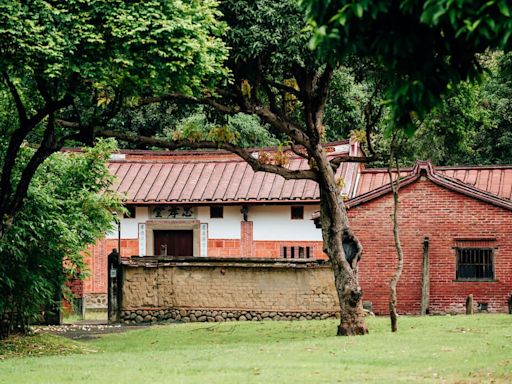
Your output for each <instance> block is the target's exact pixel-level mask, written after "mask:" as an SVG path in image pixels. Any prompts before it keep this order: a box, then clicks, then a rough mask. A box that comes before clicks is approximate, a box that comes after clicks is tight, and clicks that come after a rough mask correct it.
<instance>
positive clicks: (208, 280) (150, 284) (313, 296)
mask: <svg viewBox="0 0 512 384" xmlns="http://www.w3.org/2000/svg"><path fill="white" fill-rule="evenodd" d="M141 263H142V262H141ZM122 306H123V310H127V311H128V310H134V309H152V310H156V309H168V308H180V309H211V310H225V311H230V310H236V311H256V312H258V313H261V312H266V311H268V312H276V311H279V312H294V313H307V312H311V313H312V312H315V313H334V312H336V311H338V308H339V306H338V299H337V296H336V292H335V289H334V281H333V274H332V271H331V269H330V267H329V266H327V265H309V266H306V265H299V266H296V265H293V264H286V263H268V264H266V265H262V263H255V264H251V263H249V264H247V263H239V262H234V261H230V262H224V263H208V262H206V261H205V262H202V263H197V262H194V263H179V262H178V263H167V264H162V263H157V264H148V263H146V264H145V265H144V266H142V265H137V266H134V265H129V264H128V265H127V264H125V265H123V304H122Z"/></svg>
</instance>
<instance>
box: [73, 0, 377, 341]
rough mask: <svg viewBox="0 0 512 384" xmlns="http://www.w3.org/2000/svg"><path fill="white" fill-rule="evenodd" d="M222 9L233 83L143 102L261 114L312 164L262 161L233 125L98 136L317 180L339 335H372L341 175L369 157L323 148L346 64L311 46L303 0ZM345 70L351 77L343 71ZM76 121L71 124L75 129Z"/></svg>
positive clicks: (232, 2) (233, 3)
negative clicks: (198, 131)
mask: <svg viewBox="0 0 512 384" xmlns="http://www.w3.org/2000/svg"><path fill="white" fill-rule="evenodd" d="M220 9H221V11H222V12H223V14H224V20H225V21H226V22H227V23H228V24H229V27H230V29H229V30H228V33H227V34H226V36H225V41H226V43H227V44H228V45H229V46H230V48H231V49H230V56H229V60H228V62H227V66H228V68H229V69H230V71H231V74H232V81H230V82H224V83H219V84H218V85H217V87H216V88H214V89H208V90H206V91H205V92H203V95H202V96H200V97H191V96H189V95H185V94H182V93H168V94H163V95H162V94H158V92H154V96H152V97H146V98H143V99H142V100H141V101H140V105H145V104H151V103H158V102H165V101H169V100H172V101H175V100H181V101H188V102H190V103H196V104H202V105H205V106H206V107H208V108H211V109H213V110H214V111H216V112H217V113H220V114H225V115H237V114H247V115H253V116H256V117H258V118H259V119H260V120H261V122H262V123H263V126H264V127H267V129H268V130H269V131H270V132H271V134H272V135H273V136H274V137H277V138H278V139H280V140H281V141H282V142H283V143H285V144H286V146H289V149H287V151H290V152H291V153H292V154H293V155H294V156H299V157H301V158H305V159H307V160H308V162H309V164H310V169H304V170H291V169H289V168H288V167H287V166H286V165H287V161H286V159H287V156H283V153H278V154H277V155H276V156H275V157H274V158H268V157H265V160H263V157H261V158H260V159H257V158H255V157H254V156H252V154H251V153H250V152H249V151H248V150H246V149H244V148H242V146H241V145H240V143H237V142H236V141H233V140H232V138H233V136H232V135H231V133H232V132H230V131H229V129H228V128H229V127H222V126H221V127H218V129H216V130H213V131H210V132H209V134H208V135H203V136H201V135H194V136H193V137H190V136H188V137H186V136H185V135H184V136H183V137H174V140H172V139H162V138H160V139H159V138H154V137H147V136H142V135H139V136H135V135H132V134H129V133H125V132H119V131H118V130H115V129H111V130H106V129H101V128H100V129H98V130H97V131H96V134H97V135H101V136H110V137H116V138H118V139H122V140H127V141H130V142H132V143H136V144H137V143H139V144H145V145H149V146H158V147H164V148H169V149H175V148H180V147H189V148H223V149H226V150H228V151H231V152H233V153H235V154H237V155H239V156H240V157H242V158H243V159H244V160H246V161H247V162H248V163H249V164H250V165H251V166H252V168H253V169H254V170H255V171H265V172H271V173H275V174H278V175H281V176H283V177H284V178H286V179H310V180H314V181H316V182H317V183H318V185H319V188H320V195H321V204H320V205H321V212H322V233H323V240H324V251H325V253H326V254H327V255H328V256H329V259H330V261H331V263H332V267H333V270H334V278H335V284H336V289H337V292H338V297H339V301H340V309H341V320H340V325H339V328H338V334H339V335H359V334H365V333H367V331H368V330H367V326H366V324H365V321H364V311H363V308H362V302H361V297H362V292H361V288H360V286H359V282H358V278H357V265H358V262H359V259H360V257H361V251H362V247H361V244H360V242H359V240H358V239H357V237H356V235H355V234H354V233H353V231H352V230H351V228H350V226H349V223H348V218H347V212H346V210H345V207H344V205H343V201H342V198H341V196H340V189H339V185H340V184H339V183H340V181H339V180H337V178H336V176H335V174H336V170H337V169H338V167H339V166H340V164H341V162H343V161H351V160H352V161H364V160H365V158H364V157H363V158H352V159H351V158H348V157H338V158H336V159H332V158H330V157H328V153H326V151H325V150H324V147H323V145H322V143H323V142H324V141H325V127H324V122H323V116H324V111H325V108H326V103H327V100H328V97H329V89H330V84H331V82H332V79H333V76H334V75H335V72H336V67H337V66H338V65H337V64H332V63H329V62H328V61H327V60H325V59H322V58H318V57H317V56H316V55H315V54H314V53H312V52H311V51H310V50H309V49H308V40H309V38H310V37H311V35H310V33H309V32H308V30H307V22H306V18H305V15H304V13H303V11H302V9H301V8H300V6H299V4H298V2H297V1H294V0H289V1H284V2H278V3H276V2H274V1H270V0H258V1H238V0H227V1H223V2H222V3H221V8H220ZM339 73H340V76H345V78H347V77H348V75H347V74H346V73H345V74H343V73H342V72H341V70H340V72H339ZM370 115H371V116H372V117H375V116H373V115H372V114H369V116H370ZM332 121H335V119H334V116H333V119H332ZM76 123H77V122H76V121H75V122H73V121H71V122H69V121H68V122H63V124H66V125H69V126H73V124H76ZM368 124H370V125H371V121H370V122H368ZM113 128H115V126H114V127H113Z"/></svg>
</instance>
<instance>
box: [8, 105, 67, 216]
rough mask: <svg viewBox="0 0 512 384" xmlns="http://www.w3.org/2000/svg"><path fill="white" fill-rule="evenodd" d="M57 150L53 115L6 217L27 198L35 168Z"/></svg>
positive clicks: (17, 187) (25, 170) (12, 213)
mask: <svg viewBox="0 0 512 384" xmlns="http://www.w3.org/2000/svg"><path fill="white" fill-rule="evenodd" d="M58 149H59V147H58V145H57V143H56V140H55V118H54V113H53V112H52V113H50V114H49V115H48V124H47V126H46V129H45V131H44V134H43V139H42V140H41V144H40V145H39V148H38V149H37V150H36V152H35V153H34V154H33V155H32V157H31V158H30V161H29V162H28V164H27V165H26V166H25V169H24V170H23V172H22V174H21V178H20V180H19V182H18V185H17V186H16V192H15V194H14V196H13V199H12V201H11V204H10V205H9V208H8V210H7V211H6V212H5V213H6V214H7V215H8V216H13V215H14V214H15V213H16V212H17V211H18V210H19V209H20V208H21V206H22V204H23V200H24V199H25V197H26V196H27V192H28V188H29V185H30V182H31V180H32V178H33V177H34V175H35V173H36V171H37V168H38V167H39V166H40V165H41V164H42V163H43V162H44V161H45V160H46V159H47V158H48V156H50V155H51V154H52V153H54V152H56V151H57V150H58Z"/></svg>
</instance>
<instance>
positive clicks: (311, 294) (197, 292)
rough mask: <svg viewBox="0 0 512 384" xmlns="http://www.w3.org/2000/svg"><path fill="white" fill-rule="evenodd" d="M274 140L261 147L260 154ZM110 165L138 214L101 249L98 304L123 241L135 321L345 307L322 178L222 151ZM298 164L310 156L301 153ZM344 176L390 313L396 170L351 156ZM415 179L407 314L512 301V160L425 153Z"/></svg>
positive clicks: (371, 280)
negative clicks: (325, 241) (325, 238)
mask: <svg viewBox="0 0 512 384" xmlns="http://www.w3.org/2000/svg"><path fill="white" fill-rule="evenodd" d="M327 150H328V151H329V152H331V156H347V155H351V156H353V155H356V154H357V153H358V150H357V146H356V145H354V144H352V143H350V142H348V141H346V142H338V143H331V144H329V145H327ZM268 151H271V149H267V150H265V149H259V150H256V151H255V152H254V156H267V154H266V152H268ZM109 167H110V169H111V171H112V173H113V174H114V175H115V176H116V184H115V186H114V187H115V189H116V190H117V191H119V192H121V193H123V194H124V196H125V204H126V207H127V208H128V210H129V212H130V214H129V216H127V217H124V218H122V219H121V220H120V227H119V232H118V231H114V232H112V233H111V234H109V235H108V236H107V237H106V238H105V239H102V240H100V241H98V243H97V244H96V245H95V246H94V247H92V248H91V253H90V257H89V258H88V260H87V262H88V264H89V266H90V269H91V272H92V274H91V276H90V277H89V278H88V279H87V280H86V281H85V282H84V285H83V294H84V298H85V303H86V307H87V308H95V307H96V308H102V309H104V308H106V305H107V303H106V295H107V255H108V254H109V253H110V252H111V250H112V249H113V248H118V242H120V248H121V256H122V258H123V259H124V260H125V261H124V262H123V265H124V267H123V268H124V269H125V272H126V273H127V275H126V281H125V287H124V291H123V300H125V301H124V303H123V306H122V309H123V311H122V315H121V318H122V320H123V321H126V322H139V321H154V320H155V319H161V318H165V319H166V318H169V316H171V318H174V319H179V318H183V319H186V320H190V321H195V320H194V319H196V320H198V319H202V320H199V321H206V320H205V319H207V320H208V321H216V317H219V316H220V317H219V320H218V321H224V320H226V319H230V320H233V319H235V318H236V319H249V317H250V316H252V318H253V319H256V318H257V319H262V318H265V317H266V316H270V317H272V318H274V319H275V318H287V319H290V318H300V317H304V318H326V317H330V316H333V315H334V313H335V312H336V311H337V308H338V305H337V303H336V301H337V297H336V294H335V291H334V285H333V280H332V279H333V277H332V272H331V271H330V269H329V268H330V267H329V266H328V265H325V263H324V261H325V259H326V258H325V255H324V254H323V252H322V241H321V232H320V229H318V228H315V226H314V225H313V224H312V222H311V220H310V219H311V218H312V217H313V218H315V217H316V219H318V217H317V216H315V215H316V214H315V212H317V211H318V209H319V193H318V187H317V185H316V184H315V183H314V182H311V181H305V180H289V181H285V180H284V179H283V178H281V177H280V176H276V175H273V174H266V173H263V172H258V173H254V172H253V171H252V169H251V168H250V167H249V166H248V165H247V164H246V163H245V162H243V161H242V160H240V159H239V158H238V157H236V156H234V155H231V154H229V153H226V152H222V151H182V152H154V151H123V152H121V153H119V154H116V155H115V156H114V157H113V158H112V160H111V162H110V164H109ZM289 167H291V168H293V169H299V168H306V167H308V165H307V163H306V162H305V161H304V160H303V159H300V158H293V157H292V158H290V161H289ZM337 176H338V177H340V178H341V179H342V180H343V183H341V185H342V189H341V194H342V195H343V196H344V198H345V199H346V204H347V207H348V209H349V217H350V220H351V225H352V227H353V229H354V231H355V232H356V233H357V235H358V237H359V238H360V240H361V242H362V244H363V247H364V256H363V260H362V261H361V263H360V266H359V268H360V272H359V276H360V281H361V285H362V287H363V291H364V297H363V299H364V301H365V302H366V305H367V306H371V308H372V310H373V311H374V312H375V313H377V314H385V313H387V312H388V297H389V279H390V276H391V274H392V271H393V269H394V266H395V263H396V252H395V247H394V242H393V233H392V221H391V213H392V196H391V188H390V185H389V177H388V175H387V171H386V170H383V169H364V167H363V166H361V165H359V164H354V163H345V164H343V166H342V167H340V168H339V169H338V175H337ZM402 178H403V179H402V182H401V184H402V185H401V189H400V202H401V205H400V212H399V223H400V235H401V240H402V246H403V248H404V255H405V260H404V270H403V274H402V277H401V279H400V283H399V285H398V310H399V312H400V313H411V314H419V313H420V312H421V311H422V310H423V311H427V310H428V312H430V313H445V312H459V313H460V312H463V311H464V310H465V302H466V298H467V297H468V295H473V297H474V303H475V309H477V310H481V311H490V312H505V311H507V309H508V308H509V307H508V306H509V305H510V304H509V303H510V297H511V295H512V167H511V166H501V167H434V166H433V165H432V164H431V163H429V162H418V163H417V164H416V166H415V167H414V168H410V169H404V170H403V171H402ZM317 221H318V220H317ZM187 257H188V258H187ZM190 257H192V259H191V258H190ZM180 258H182V259H183V258H185V259H186V260H184V261H183V260H182V261H179V259H180ZM165 260H167V261H165ZM169 260H171V261H169ZM172 260H176V261H175V262H174V261H172ZM192 264H193V265H194V267H193V268H192V267H191V265H192ZM422 302H423V304H422ZM208 313H210V314H213V315H211V316H208ZM215 314H216V315H215ZM220 314H222V316H221V315H220ZM226 316H227V317H226ZM148 319H149V320H148Z"/></svg>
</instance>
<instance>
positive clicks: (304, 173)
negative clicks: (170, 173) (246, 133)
mask: <svg viewBox="0 0 512 384" xmlns="http://www.w3.org/2000/svg"><path fill="white" fill-rule="evenodd" d="M95 135H96V136H97V137H112V138H116V139H118V140H122V141H127V142H130V143H134V144H144V145H148V146H153V147H159V148H165V149H170V150H174V149H180V148H192V149H224V150H226V151H228V152H231V153H233V154H235V155H237V156H239V157H240V158H242V159H243V160H244V161H246V162H247V163H248V164H249V166H250V167H251V168H252V169H253V170H254V172H269V173H274V174H277V175H280V176H282V177H284V178H285V179H287V180H290V179H308V180H316V174H315V172H314V171H312V170H310V169H299V170H291V169H288V168H285V167H283V166H280V165H276V164H264V163H261V162H260V161H259V160H258V159H257V158H255V157H254V156H253V153H252V152H249V151H248V150H246V149H243V148H240V147H238V146H236V145H234V144H231V143H217V142H213V141H191V140H186V139H185V140H173V141H171V140H163V139H155V138H153V137H147V136H138V135H130V134H126V133H122V132H116V131H111V130H97V131H96V132H95Z"/></svg>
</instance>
